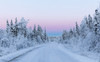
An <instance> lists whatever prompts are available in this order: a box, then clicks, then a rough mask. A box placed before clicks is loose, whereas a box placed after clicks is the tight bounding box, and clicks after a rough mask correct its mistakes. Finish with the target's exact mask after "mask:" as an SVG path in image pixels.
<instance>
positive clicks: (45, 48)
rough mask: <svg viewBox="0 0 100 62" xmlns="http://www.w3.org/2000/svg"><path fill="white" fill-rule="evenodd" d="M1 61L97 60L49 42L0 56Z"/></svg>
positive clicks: (81, 61) (79, 61) (92, 61)
mask: <svg viewBox="0 0 100 62" xmlns="http://www.w3.org/2000/svg"><path fill="white" fill-rule="evenodd" d="M0 62H97V61H95V60H92V59H89V58H87V57H83V56H80V55H77V54H75V53H73V52H71V51H70V50H68V49H66V48H65V47H64V46H63V45H62V44H58V43H54V42H52V43H47V44H43V45H40V46H37V47H33V48H28V49H25V50H23V51H19V52H17V53H13V54H10V55H7V56H3V57H1V58H0Z"/></svg>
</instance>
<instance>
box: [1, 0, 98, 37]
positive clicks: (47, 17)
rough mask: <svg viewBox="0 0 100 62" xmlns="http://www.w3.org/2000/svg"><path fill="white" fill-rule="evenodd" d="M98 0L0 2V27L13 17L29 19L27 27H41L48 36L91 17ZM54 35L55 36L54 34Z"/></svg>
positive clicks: (15, 0)
mask: <svg viewBox="0 0 100 62" xmlns="http://www.w3.org/2000/svg"><path fill="white" fill-rule="evenodd" d="M99 3H100V1H99V0H0V19H1V20H0V27H2V28H5V27H6V20H7V19H8V20H11V19H13V20H14V18H15V17H18V19H20V18H21V17H25V18H26V19H29V20H30V21H29V24H28V26H31V27H32V26H34V24H36V25H38V24H39V25H41V26H42V27H46V28H47V32H48V34H49V35H54V36H55V35H60V34H61V32H62V31H63V29H69V28H73V27H74V26H75V22H76V21H77V22H78V24H80V23H81V20H82V19H83V18H84V16H87V15H88V14H91V15H93V13H94V10H95V9H96V8H98V7H99ZM54 33H56V34H54Z"/></svg>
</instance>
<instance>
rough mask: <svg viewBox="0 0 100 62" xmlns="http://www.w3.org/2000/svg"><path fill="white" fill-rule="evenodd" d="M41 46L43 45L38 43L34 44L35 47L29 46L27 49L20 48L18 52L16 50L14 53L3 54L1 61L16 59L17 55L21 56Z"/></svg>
mask: <svg viewBox="0 0 100 62" xmlns="http://www.w3.org/2000/svg"><path fill="white" fill-rule="evenodd" d="M40 46H42V45H38V46H34V47H30V48H27V49H23V50H20V51H17V52H14V53H10V54H8V55H5V56H2V57H0V62H3V61H4V62H5V61H11V60H13V59H16V58H17V57H20V56H22V55H24V54H26V53H28V52H30V51H32V50H34V49H37V48H39V47H40Z"/></svg>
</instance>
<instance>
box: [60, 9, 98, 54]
mask: <svg viewBox="0 0 100 62" xmlns="http://www.w3.org/2000/svg"><path fill="white" fill-rule="evenodd" d="M62 43H66V44H68V45H70V46H72V47H73V48H75V49H77V48H78V49H79V50H80V51H82V52H84V51H90V52H97V53H100V8H98V9H96V10H95V14H94V16H93V17H91V15H88V17H84V19H83V20H82V22H81V24H80V26H79V25H78V24H77V22H76V26H75V28H73V29H70V30H69V31H66V30H64V31H63V34H62Z"/></svg>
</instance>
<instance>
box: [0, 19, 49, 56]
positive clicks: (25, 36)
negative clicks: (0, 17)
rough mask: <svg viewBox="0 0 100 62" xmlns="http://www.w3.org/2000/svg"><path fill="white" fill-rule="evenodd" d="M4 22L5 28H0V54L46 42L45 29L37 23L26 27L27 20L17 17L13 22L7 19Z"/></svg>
mask: <svg viewBox="0 0 100 62" xmlns="http://www.w3.org/2000/svg"><path fill="white" fill-rule="evenodd" d="M6 23H7V26H6V30H2V29H0V55H4V54H7V53H10V52H13V51H17V50H20V49H23V48H27V47H31V46H34V45H36V44H41V43H46V42H48V36H47V33H46V29H45V30H43V29H42V28H41V26H39V25H38V26H37V27H36V26H35V25H33V28H27V23H28V20H25V19H24V18H22V19H21V20H20V21H19V22H18V19H17V18H15V22H13V20H11V21H10V22H9V21H8V20H7V22H6ZM10 49H12V50H10Z"/></svg>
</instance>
